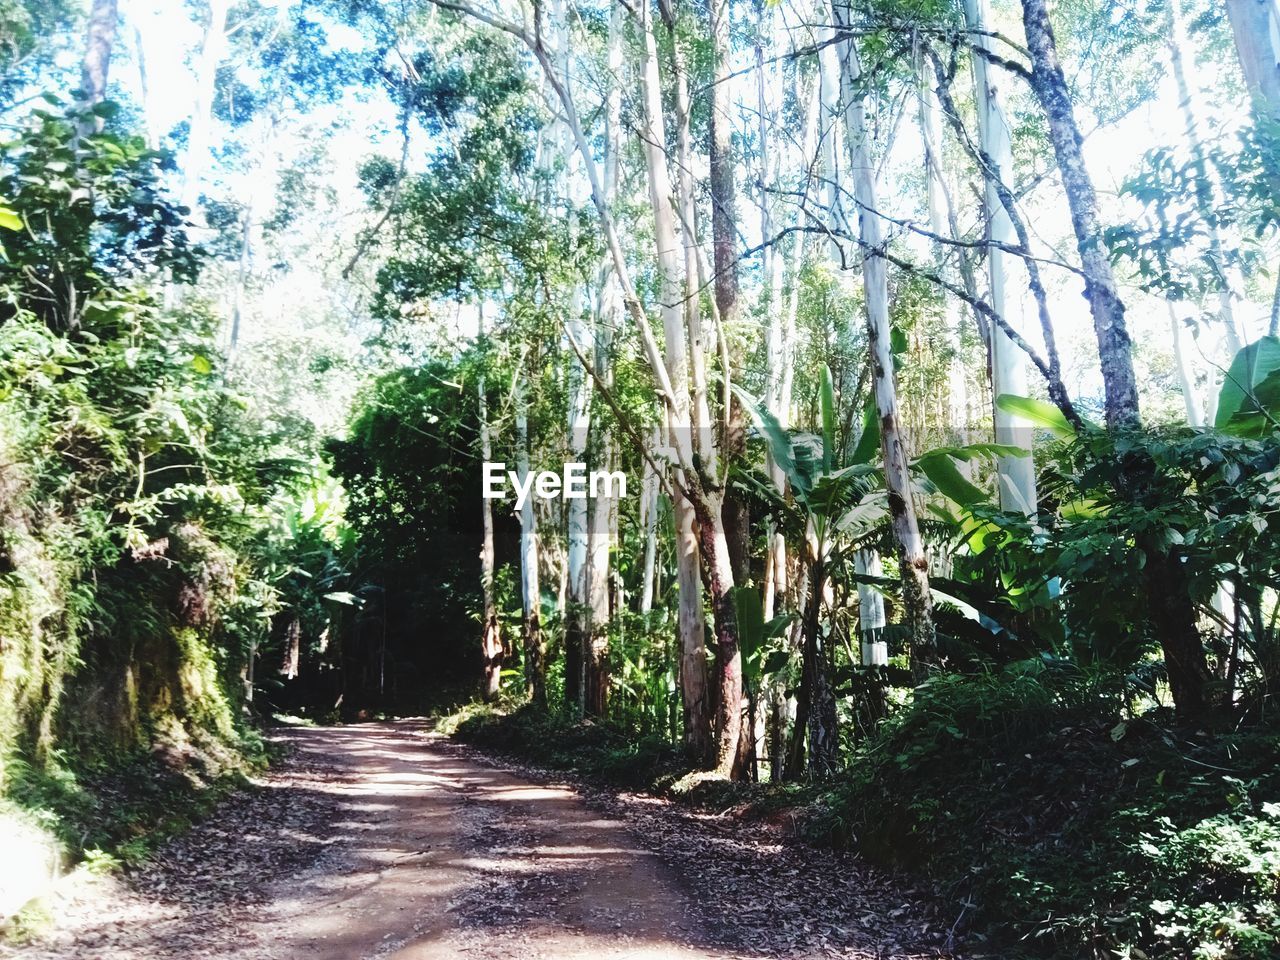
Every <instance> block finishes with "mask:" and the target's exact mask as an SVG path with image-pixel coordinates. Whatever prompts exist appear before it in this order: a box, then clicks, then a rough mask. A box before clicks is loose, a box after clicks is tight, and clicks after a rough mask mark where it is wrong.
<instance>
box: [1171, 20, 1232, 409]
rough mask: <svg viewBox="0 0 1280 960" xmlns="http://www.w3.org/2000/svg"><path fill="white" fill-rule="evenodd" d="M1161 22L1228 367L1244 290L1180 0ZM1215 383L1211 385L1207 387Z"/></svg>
mask: <svg viewBox="0 0 1280 960" xmlns="http://www.w3.org/2000/svg"><path fill="white" fill-rule="evenodd" d="M1165 23H1166V26H1167V27H1168V30H1169V61H1170V66H1171V67H1172V68H1173V80H1174V84H1175V86H1176V88H1177V91H1178V101H1179V104H1180V105H1181V107H1182V119H1183V125H1184V127H1185V129H1186V133H1187V146H1188V147H1190V149H1191V159H1192V161H1193V162H1194V163H1195V165H1196V178H1195V200H1196V207H1197V208H1198V209H1199V211H1200V216H1201V218H1202V219H1203V220H1204V224H1205V229H1206V231H1207V233H1208V237H1209V256H1210V258H1211V259H1212V260H1213V263H1214V267H1215V272H1216V274H1217V286H1218V319H1219V321H1220V322H1221V323H1222V329H1223V333H1224V334H1225V336H1224V338H1223V340H1224V346H1225V347H1226V354H1227V355H1226V356H1225V357H1223V358H1222V364H1223V367H1224V368H1225V367H1229V366H1230V365H1231V361H1232V360H1233V359H1234V358H1235V355H1236V354H1237V353H1239V352H1240V348H1241V347H1242V346H1243V343H1242V342H1241V337H1240V326H1239V324H1238V323H1237V320H1236V314H1235V300H1236V298H1237V297H1240V296H1241V295H1242V294H1243V291H1244V277H1242V276H1241V275H1240V267H1239V265H1238V264H1236V263H1234V262H1231V261H1229V260H1228V259H1227V256H1226V251H1225V250H1224V248H1223V244H1222V231H1221V230H1220V229H1219V227H1218V217H1217V215H1216V212H1215V207H1216V206H1217V197H1216V196H1215V194H1217V193H1218V189H1217V188H1218V178H1217V176H1216V171H1215V170H1214V169H1213V168H1212V167H1210V166H1209V162H1208V158H1207V157H1206V156H1205V149H1204V143H1203V142H1202V141H1201V140H1200V129H1199V124H1198V123H1197V119H1198V118H1197V116H1196V103H1195V94H1194V93H1193V92H1192V90H1191V85H1190V84H1189V83H1187V72H1186V64H1185V62H1184V61H1185V57H1184V54H1183V48H1184V47H1185V46H1186V43H1187V35H1186V27H1185V25H1184V24H1183V22H1182V3H1181V0H1168V4H1167V6H1166V7H1165ZM1216 387H1217V385H1216V384H1212V385H1211V389H1216Z"/></svg>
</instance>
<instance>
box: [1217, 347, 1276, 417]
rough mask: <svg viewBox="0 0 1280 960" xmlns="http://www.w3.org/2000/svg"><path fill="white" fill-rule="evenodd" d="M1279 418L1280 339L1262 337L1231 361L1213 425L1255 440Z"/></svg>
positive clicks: (1219, 395) (1219, 396)
mask: <svg viewBox="0 0 1280 960" xmlns="http://www.w3.org/2000/svg"><path fill="white" fill-rule="evenodd" d="M1276 419H1280V339H1278V338H1276V337H1262V338H1261V339H1260V340H1258V341H1257V342H1256V343H1251V344H1249V345H1248V346H1247V347H1245V348H1244V349H1242V350H1241V351H1240V352H1239V353H1237V354H1236V356H1235V359H1234V360H1232V361H1231V367H1230V368H1229V369H1228V370H1227V375H1226V377H1225V378H1224V379H1223V381H1222V390H1221V392H1220V393H1219V394H1218V414H1217V417H1216V418H1215V419H1214V421H1213V425H1214V426H1215V427H1217V428H1218V429H1219V430H1223V431H1226V432H1227V433H1230V434H1234V435H1236V436H1245V437H1257V436H1261V435H1263V434H1265V433H1267V432H1268V431H1269V430H1270V429H1271V428H1272V427H1274V426H1275V420H1276Z"/></svg>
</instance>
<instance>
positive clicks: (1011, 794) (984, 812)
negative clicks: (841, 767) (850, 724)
mask: <svg viewBox="0 0 1280 960" xmlns="http://www.w3.org/2000/svg"><path fill="white" fill-rule="evenodd" d="M1118 690H1119V682H1118V680H1116V681H1112V680H1108V679H1107V678H1105V677H1098V676H1090V675H1088V674H1085V673H1083V672H1081V671H1078V670H1075V669H1071V668H1068V667H1064V666H1061V665H1058V664H1054V663H1048V664H1041V665H1027V664H1020V665H1015V667H1014V668H1011V669H1009V670H1007V671H1004V672H1002V673H996V674H987V675H982V676H978V677H967V678H966V677H945V678H938V679H935V680H932V681H930V682H929V683H928V684H926V685H925V686H924V687H922V688H921V689H920V690H919V691H918V694H917V696H916V699H915V702H914V703H913V704H912V705H910V706H908V707H906V708H904V709H903V710H902V711H901V712H900V713H898V714H897V715H896V716H895V717H894V718H892V719H891V720H890V721H889V722H888V723H887V724H886V726H885V728H884V730H883V732H882V733H881V734H880V735H879V736H877V737H876V738H874V739H873V740H872V741H871V742H870V743H868V744H867V745H865V746H864V747H863V748H862V749H861V750H860V751H859V753H858V755H857V756H856V757H855V758H854V760H853V763H852V764H851V766H850V773H849V775H848V779H847V780H846V781H845V782H844V783H842V784H841V785H840V786H839V787H838V788H836V789H835V790H833V791H832V792H831V793H830V795H829V796H828V797H827V799H826V802H825V804H824V805H823V806H824V810H825V812H824V813H823V814H822V815H821V816H819V817H817V818H815V820H814V821H813V823H812V829H813V830H814V831H815V832H817V833H819V834H821V835H822V836H825V837H826V838H829V839H835V840H837V841H839V842H846V843H849V844H851V845H852V846H854V847H855V848H857V849H858V850H859V851H861V852H862V853H864V854H865V855H867V856H868V857H869V858H870V859H872V860H874V861H876V862H879V863H881V864H885V865H889V866H894V867H905V868H909V869H912V870H914V871H918V872H922V873H924V874H925V875H927V876H928V877H930V878H932V879H934V880H935V881H937V882H938V883H939V885H940V886H941V887H942V888H943V890H944V891H945V892H946V893H947V894H949V895H951V896H952V897H954V898H955V899H956V900H957V902H959V903H961V904H962V905H963V906H962V907H961V908H960V912H961V915H962V917H963V919H964V921H965V922H966V923H967V924H968V925H969V926H970V928H971V930H972V931H973V932H974V934H975V936H976V938H978V939H987V940H989V941H990V942H991V943H992V945H993V946H996V947H998V948H999V950H1000V955H1001V956H1002V957H1009V956H1043V957H1063V958H1066V957H1084V956H1093V957H1099V958H1101V957H1115V956H1121V957H1134V958H1141V957H1148V958H1156V957H1165V958H1181V957H1196V958H1205V960H1209V958H1227V957H1232V958H1259V960H1260V958H1263V957H1272V956H1275V955H1276V953H1277V949H1278V946H1280V917H1278V916H1277V884H1278V882H1280V844H1278V842H1277V841H1278V840H1280V806H1278V805H1277V804H1276V803H1274V802H1272V801H1274V800H1275V799H1276V798H1278V797H1280V772H1278V770H1277V760H1280V735H1277V734H1276V733H1275V732H1274V731H1253V732H1249V733H1241V734H1233V735H1230V736H1219V737H1202V738H1200V739H1197V740H1190V741H1188V740H1183V739H1179V738H1177V737H1175V736H1174V735H1173V734H1172V733H1170V732H1168V731H1166V730H1163V729H1161V728H1160V727H1158V726H1156V725H1154V724H1152V723H1151V722H1149V721H1146V720H1143V719H1140V718H1128V719H1122V707H1123V701H1122V698H1121V697H1119V696H1118Z"/></svg>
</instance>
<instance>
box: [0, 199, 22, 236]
mask: <svg viewBox="0 0 1280 960" xmlns="http://www.w3.org/2000/svg"><path fill="white" fill-rule="evenodd" d="M0 227H3V228H4V229H5V230H21V229H22V217H20V216H18V212H17V211H16V210H14V209H13V208H12V207H10V206H8V205H7V204H6V203H5V202H4V201H3V200H0Z"/></svg>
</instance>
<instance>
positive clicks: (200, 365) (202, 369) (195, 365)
mask: <svg viewBox="0 0 1280 960" xmlns="http://www.w3.org/2000/svg"><path fill="white" fill-rule="evenodd" d="M191 367H192V369H194V370H195V372H196V373H200V374H204V375H205V376H208V375H209V374H211V373H213V364H212V363H210V362H209V358H208V357H202V356H201V355H200V354H198V353H197V354H196V355H195V356H194V357H192V358H191Z"/></svg>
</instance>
